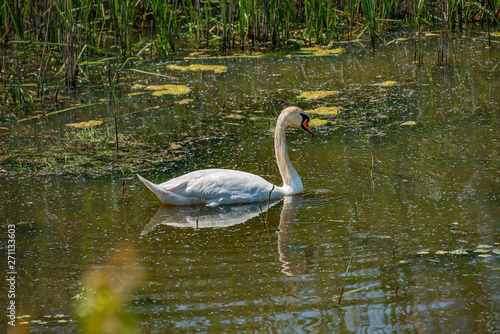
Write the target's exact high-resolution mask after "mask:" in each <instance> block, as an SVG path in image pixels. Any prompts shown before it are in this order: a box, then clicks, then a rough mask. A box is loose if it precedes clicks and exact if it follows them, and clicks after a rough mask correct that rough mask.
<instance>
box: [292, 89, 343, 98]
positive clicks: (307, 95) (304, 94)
mask: <svg viewBox="0 0 500 334" xmlns="http://www.w3.org/2000/svg"><path fill="white" fill-rule="evenodd" d="M338 93H340V92H339V91H337V90H317V91H311V92H302V93H301V94H300V95H299V96H297V97H298V98H299V99H304V100H318V99H322V98H324V97H327V96H330V95H335V94H338Z"/></svg>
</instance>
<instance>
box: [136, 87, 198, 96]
mask: <svg viewBox="0 0 500 334" xmlns="http://www.w3.org/2000/svg"><path fill="white" fill-rule="evenodd" d="M146 89H149V90H154V92H153V93H152V94H151V95H153V96H161V95H166V94H168V95H184V94H187V93H189V92H190V91H191V89H190V88H189V87H187V86H184V85H151V86H147V87H146Z"/></svg>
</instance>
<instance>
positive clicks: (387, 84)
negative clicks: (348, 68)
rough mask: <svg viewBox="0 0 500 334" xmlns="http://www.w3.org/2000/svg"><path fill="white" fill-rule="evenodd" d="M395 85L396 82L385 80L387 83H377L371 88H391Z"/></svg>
mask: <svg viewBox="0 0 500 334" xmlns="http://www.w3.org/2000/svg"><path fill="white" fill-rule="evenodd" d="M395 84H397V82H396V81H393V80H387V81H384V82H379V83H376V84H373V86H393V85H395Z"/></svg>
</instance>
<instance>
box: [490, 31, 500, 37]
mask: <svg viewBox="0 0 500 334" xmlns="http://www.w3.org/2000/svg"><path fill="white" fill-rule="evenodd" d="M490 36H493V37H500V32H498V31H494V32H490Z"/></svg>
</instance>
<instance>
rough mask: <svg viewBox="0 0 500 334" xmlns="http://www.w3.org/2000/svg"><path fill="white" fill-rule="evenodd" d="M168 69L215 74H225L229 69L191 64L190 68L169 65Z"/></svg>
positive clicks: (220, 66) (221, 66)
mask: <svg viewBox="0 0 500 334" xmlns="http://www.w3.org/2000/svg"><path fill="white" fill-rule="evenodd" d="M167 68H169V69H171V70H179V71H193V72H195V71H213V72H214V73H224V72H225V71H226V69H227V67H226V66H223V65H201V64H191V65H189V66H180V65H168V66H167Z"/></svg>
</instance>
